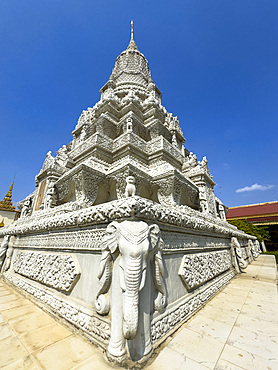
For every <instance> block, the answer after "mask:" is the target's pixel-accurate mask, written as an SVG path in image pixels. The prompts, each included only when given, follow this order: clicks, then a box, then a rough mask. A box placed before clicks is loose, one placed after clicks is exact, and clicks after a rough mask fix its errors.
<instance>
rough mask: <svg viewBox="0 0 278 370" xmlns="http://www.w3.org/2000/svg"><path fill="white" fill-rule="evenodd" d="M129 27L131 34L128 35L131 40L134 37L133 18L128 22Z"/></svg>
mask: <svg viewBox="0 0 278 370" xmlns="http://www.w3.org/2000/svg"><path fill="white" fill-rule="evenodd" d="M130 28H131V36H130V39H131V40H134V37H133V20H131V22H130Z"/></svg>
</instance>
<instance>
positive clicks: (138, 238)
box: [96, 221, 165, 340]
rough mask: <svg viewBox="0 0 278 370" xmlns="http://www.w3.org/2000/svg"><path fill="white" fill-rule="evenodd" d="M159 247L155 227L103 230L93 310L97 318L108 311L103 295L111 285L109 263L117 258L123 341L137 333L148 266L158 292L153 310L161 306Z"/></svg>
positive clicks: (132, 224) (139, 224) (137, 224)
mask: <svg viewBox="0 0 278 370" xmlns="http://www.w3.org/2000/svg"><path fill="white" fill-rule="evenodd" d="M162 243H163V241H162V239H161V237H160V230H159V227H158V226H157V225H150V226H149V225H148V224H147V223H145V222H143V221H122V222H121V223H119V222H115V221H114V222H112V223H111V224H109V225H108V227H107V229H106V233H105V236H104V238H103V240H102V257H101V262H100V269H99V274H98V278H99V279H100V281H101V284H100V289H99V291H98V293H97V297H96V310H97V312H98V313H100V314H105V313H108V311H109V303H108V294H107V293H108V290H109V288H110V284H111V281H112V269H113V261H115V260H116V259H118V258H119V262H118V273H119V284H120V291H121V293H122V297H118V299H122V300H123V301H122V302H123V304H122V311H123V312H122V319H123V328H122V329H123V336H124V338H125V339H129V340H130V339H133V338H134V337H135V336H136V333H137V327H138V309H139V293H140V291H141V290H142V289H143V288H144V286H145V282H146V275H147V269H148V266H152V267H153V270H154V271H153V280H154V285H155V287H156V289H157V291H158V296H157V299H156V300H155V308H156V309H159V310H160V309H161V308H162V307H163V306H164V305H165V289H164V281H163V277H164V269H163V261H162V256H161V252H160V250H161V247H162ZM112 289H113V284H112ZM112 303H113V302H112ZM112 320H113V319H112Z"/></svg>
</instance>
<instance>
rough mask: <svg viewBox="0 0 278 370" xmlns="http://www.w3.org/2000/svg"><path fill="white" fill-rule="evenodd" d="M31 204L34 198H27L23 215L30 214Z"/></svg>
mask: <svg viewBox="0 0 278 370" xmlns="http://www.w3.org/2000/svg"><path fill="white" fill-rule="evenodd" d="M31 205H32V198H27V199H26V201H25V202H24V204H23V207H22V211H21V217H26V216H28V214H29V212H30V209H31Z"/></svg>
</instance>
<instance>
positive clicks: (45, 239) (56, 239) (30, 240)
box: [14, 228, 105, 251]
mask: <svg viewBox="0 0 278 370" xmlns="http://www.w3.org/2000/svg"><path fill="white" fill-rule="evenodd" d="M104 232H105V229H104V228H103V229H102V228H100V229H85V230H67V231H60V232H48V233H44V234H37V235H32V234H31V235H27V236H25V235H22V236H18V237H16V238H15V241H14V247H16V248H30V249H31V248H32V249H33V248H36V249H37V248H45V249H51V248H55V249H56V248H58V249H59V250H62V249H72V250H91V251H100V250H101V247H100V242H101V239H102V238H103V235H104Z"/></svg>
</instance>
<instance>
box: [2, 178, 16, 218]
mask: <svg viewBox="0 0 278 370" xmlns="http://www.w3.org/2000/svg"><path fill="white" fill-rule="evenodd" d="M13 186H14V180H13V182H12V185H11V186H10V189H9V191H8V192H7V194H6V196H5V197H4V198H3V200H1V201H0V210H2V211H14V210H15V206H13V203H12V192H13Z"/></svg>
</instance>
